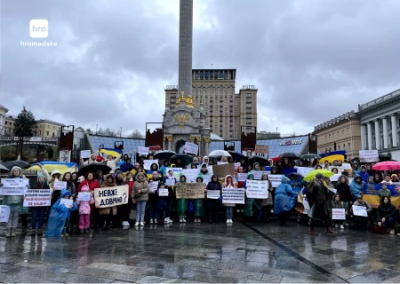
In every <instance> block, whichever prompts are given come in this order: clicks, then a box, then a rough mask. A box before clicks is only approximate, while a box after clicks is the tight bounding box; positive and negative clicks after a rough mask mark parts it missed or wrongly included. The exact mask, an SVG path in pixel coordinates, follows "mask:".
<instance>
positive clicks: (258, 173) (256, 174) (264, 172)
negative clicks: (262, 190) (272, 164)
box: [251, 171, 268, 180]
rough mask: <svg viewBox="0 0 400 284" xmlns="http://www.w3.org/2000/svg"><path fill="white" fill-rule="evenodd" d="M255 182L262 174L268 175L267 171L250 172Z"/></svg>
mask: <svg viewBox="0 0 400 284" xmlns="http://www.w3.org/2000/svg"><path fill="white" fill-rule="evenodd" d="M251 173H252V174H253V177H254V179H255V180H261V178H262V175H263V174H268V172H267V171H252V172H251Z"/></svg>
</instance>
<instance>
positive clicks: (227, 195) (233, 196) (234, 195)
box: [222, 188, 244, 204]
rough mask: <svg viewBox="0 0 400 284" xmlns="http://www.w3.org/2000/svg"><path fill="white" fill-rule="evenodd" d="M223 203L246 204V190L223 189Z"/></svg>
mask: <svg viewBox="0 0 400 284" xmlns="http://www.w3.org/2000/svg"><path fill="white" fill-rule="evenodd" d="M222 203H233V204H244V189H243V188H223V189H222Z"/></svg>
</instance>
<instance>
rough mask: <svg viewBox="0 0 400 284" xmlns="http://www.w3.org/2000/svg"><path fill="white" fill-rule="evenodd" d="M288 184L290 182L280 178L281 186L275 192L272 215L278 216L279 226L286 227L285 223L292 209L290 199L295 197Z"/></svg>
mask: <svg viewBox="0 0 400 284" xmlns="http://www.w3.org/2000/svg"><path fill="white" fill-rule="evenodd" d="M289 182H290V180H289V179H288V178H287V177H286V176H282V179H281V184H280V185H278V187H277V188H276V190H275V200H274V213H275V214H276V215H278V219H279V225H280V226H286V221H287V219H288V218H289V214H290V210H291V209H292V207H291V206H290V199H291V197H293V196H297V193H296V191H294V190H293V188H292V187H291V186H290V184H289Z"/></svg>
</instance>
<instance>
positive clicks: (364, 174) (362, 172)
mask: <svg viewBox="0 0 400 284" xmlns="http://www.w3.org/2000/svg"><path fill="white" fill-rule="evenodd" d="M359 175H360V177H361V178H362V180H363V182H368V178H369V174H368V172H367V167H366V166H364V165H363V166H361V167H360V173H359Z"/></svg>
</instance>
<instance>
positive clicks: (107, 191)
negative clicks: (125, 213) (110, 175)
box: [94, 185, 129, 208]
mask: <svg viewBox="0 0 400 284" xmlns="http://www.w3.org/2000/svg"><path fill="white" fill-rule="evenodd" d="M128 199H129V188H128V185H120V186H113V187H102V188H95V190H94V201H95V206H96V208H108V207H113V206H118V205H122V204H127V203H128Z"/></svg>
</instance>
